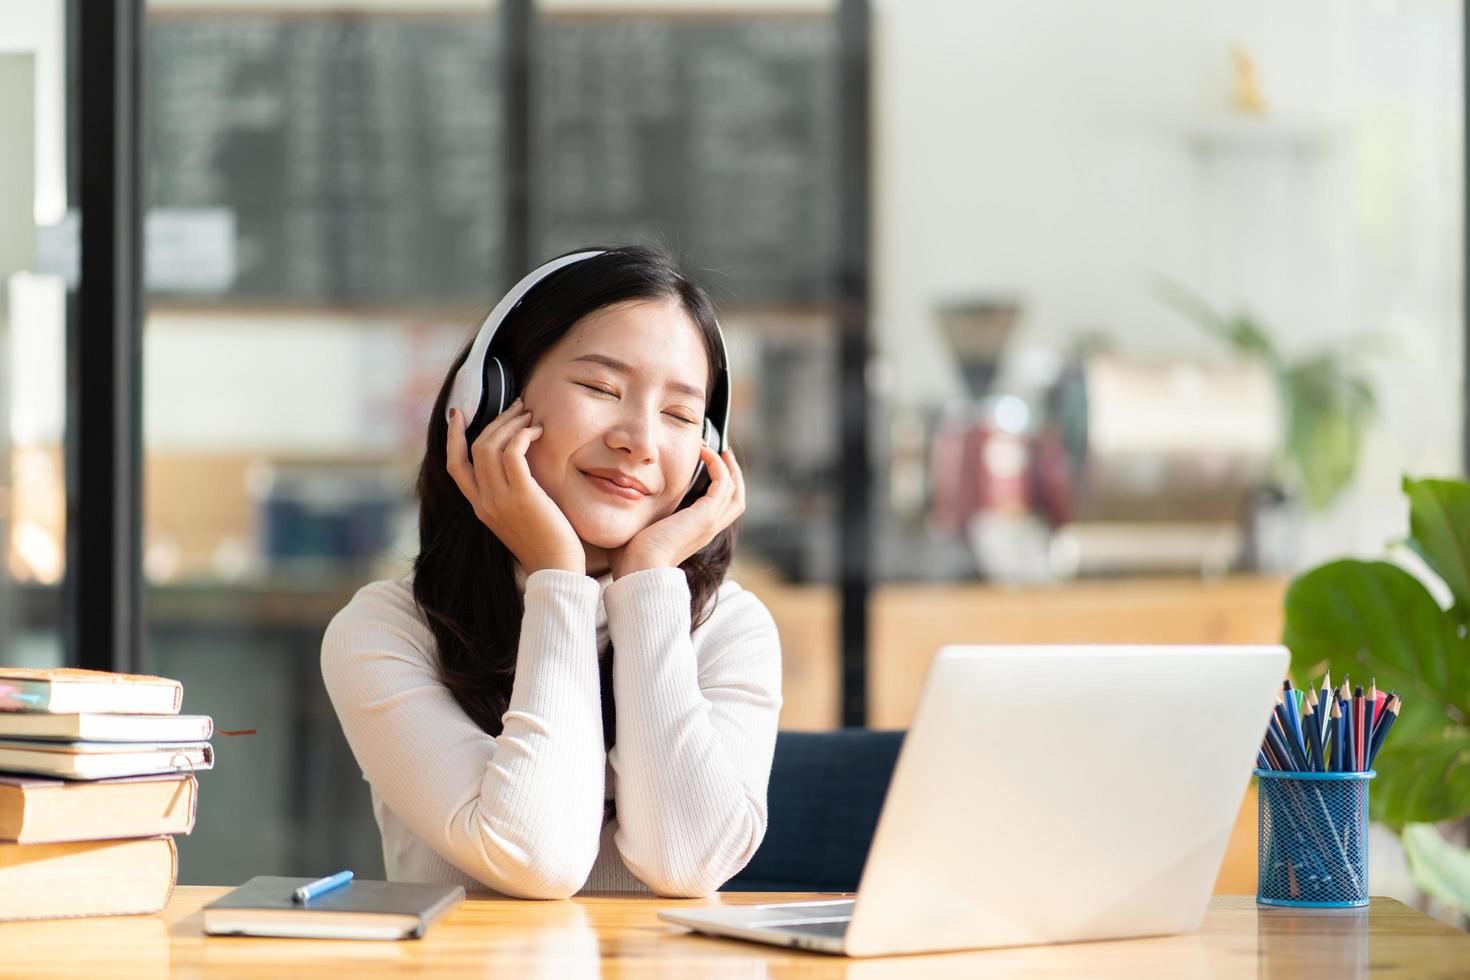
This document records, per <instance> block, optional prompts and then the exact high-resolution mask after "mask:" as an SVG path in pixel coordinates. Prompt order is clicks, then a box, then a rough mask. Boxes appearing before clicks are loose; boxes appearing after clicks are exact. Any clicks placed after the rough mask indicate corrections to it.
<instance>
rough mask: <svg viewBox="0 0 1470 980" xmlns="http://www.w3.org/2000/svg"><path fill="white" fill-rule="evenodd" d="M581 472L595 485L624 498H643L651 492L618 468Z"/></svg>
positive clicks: (605, 491) (604, 491)
mask: <svg viewBox="0 0 1470 980" xmlns="http://www.w3.org/2000/svg"><path fill="white" fill-rule="evenodd" d="M581 472H582V475H583V476H585V477H586V478H587V479H588V480H589V481H591V483H592V485H593V486H594V487H596V488H597V489H599V490H601V491H602V492H603V493H607V494H611V495H612V496H614V497H619V498H621V499H623V500H641V499H643V498H644V497H645V496H647V495H648V492H649V491H648V488H647V487H645V486H644V485H643V484H641V483H639V482H638V481H637V480H635V479H633V478H632V477H631V476H628V475H627V474H625V473H621V472H619V471H617V470H582V471H581Z"/></svg>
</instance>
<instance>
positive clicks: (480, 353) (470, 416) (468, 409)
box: [444, 251, 603, 424]
mask: <svg viewBox="0 0 1470 980" xmlns="http://www.w3.org/2000/svg"><path fill="white" fill-rule="evenodd" d="M602 254H603V253H602V252H601V251H593V252H574V253H573V254H571V255H563V256H561V257H560V258H556V259H552V260H551V261H550V262H547V263H546V264H544V265H542V266H540V267H538V268H535V269H532V270H531V271H530V272H528V273H526V274H525V275H524V276H522V277H521V281H520V282H518V283H516V284H515V285H514V286H512V287H511V290H510V292H508V293H506V294H505V295H504V296H503V297H501V299H500V302H499V303H496V304H495V308H494V309H493V310H491V311H490V315H489V316H487V317H485V322H484V323H482V324H480V332H479V333H477V334H475V342H474V343H473V344H471V345H470V352H469V355H468V356H467V357H465V359H464V363H463V364H461V365H460V366H459V370H458V371H456V372H455V374H454V384H453V386H452V387H451V388H450V389H449V399H448V402H447V403H446V404H445V406H444V411H445V413H446V417H447V413H448V411H449V409H451V408H457V409H459V413H460V414H461V415H463V416H464V417H465V421H466V424H469V423H471V422H473V420H474V419H475V417H476V416H477V415H479V413H480V407H481V406H480V402H481V401H482V400H483V399H484V395H485V392H484V387H485V384H484V374H485V354H486V352H488V351H489V350H490V341H491V340H492V339H493V338H494V337H495V332H496V331H497V330H499V329H500V325H501V324H502V323H504V322H505V318H506V317H507V316H509V315H510V311H511V310H513V309H515V308H516V306H517V305H518V304H519V303H520V301H521V300H522V299H524V298H525V296H526V294H527V293H529V292H530V291H531V290H532V289H533V288H534V287H535V285H536V284H537V283H538V282H540V281H541V280H542V279H545V278H546V277H547V276H549V275H551V274H552V273H553V272H556V271H557V270H559V269H563V268H565V267H567V266H569V265H571V264H573V263H574V262H580V261H582V260H583V259H590V258H592V257H593V256H595V255H602Z"/></svg>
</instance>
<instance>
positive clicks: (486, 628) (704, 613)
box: [413, 245, 735, 746]
mask: <svg viewBox="0 0 1470 980" xmlns="http://www.w3.org/2000/svg"><path fill="white" fill-rule="evenodd" d="M596 247H597V246H591V247H589V248H579V249H573V251H577V252H581V251H590V250H592V248H596ZM565 254H571V253H570V252H568V253H565ZM640 299H643V300H655V299H673V300H676V301H677V302H678V303H679V304H680V305H681V306H682V307H683V308H684V310H685V312H687V313H688V314H689V317H690V319H692V320H693V321H694V323H695V325H696V326H697V327H698V329H699V332H700V335H701V337H702V338H703V339H704V345H705V350H706V352H707V354H708V359H709V366H710V375H709V378H708V379H707V383H706V387H705V390H706V391H709V392H713V391H714V382H715V377H716V370H717V369H718V368H721V367H725V365H724V363H723V355H724V351H723V346H722V345H721V344H720V343H719V333H718V331H719V327H718V325H717V323H716V321H715V311H714V305H713V303H711V302H710V299H709V296H708V294H706V293H705V291H704V289H702V288H701V287H700V286H699V285H697V284H696V283H694V282H693V281H691V280H690V279H688V278H686V277H685V276H684V275H683V273H681V272H680V271H679V268H678V266H677V265H676V264H675V262H674V260H673V259H672V258H671V257H670V256H668V255H667V254H665V253H664V252H662V251H660V250H658V249H656V248H653V247H650V246H646V245H621V246H614V247H610V248H607V249H606V250H605V251H604V253H603V254H602V255H598V256H594V257H592V258H588V259H583V260H581V261H579V262H574V263H572V264H571V265H569V266H565V267H563V268H561V269H558V270H557V271H556V272H553V273H552V274H551V275H549V276H547V277H546V278H545V279H543V280H541V281H540V282H539V283H537V284H536V286H535V287H534V288H533V289H532V290H531V291H530V292H529V293H527V294H526V296H525V298H524V299H522V300H521V303H520V305H519V306H517V307H516V308H515V309H514V310H512V311H511V313H510V315H509V316H507V317H506V319H505V322H504V323H502V324H501V326H500V328H499V329H498V330H497V331H496V333H495V339H494V340H493V341H492V343H491V345H490V352H491V353H493V354H494V355H496V356H497V357H500V358H501V359H502V361H503V362H504V363H505V364H506V365H507V366H508V367H509V368H510V370H511V373H512V375H513V376H514V377H515V378H516V379H517V381H518V383H520V384H521V385H522V386H524V384H525V382H526V380H527V379H529V378H530V376H531V372H532V370H533V369H534V368H535V367H536V363H537V362H538V361H539V360H540V359H541V357H542V355H544V354H545V353H546V352H547V350H549V349H550V348H551V347H552V346H553V345H555V344H556V342H557V341H558V340H560V339H561V338H562V337H563V336H565V335H566V333H567V332H568V331H569V330H571V328H572V326H573V325H574V324H576V323H577V321H579V320H581V319H582V318H583V317H584V316H586V315H588V314H589V313H592V312H594V311H595V310H599V309H601V308H603V307H605V306H608V305H611V304H613V303H620V302H624V301H627V300H640ZM473 340H474V338H473V337H471V338H470V342H468V343H466V344H465V347H464V349H463V350H462V351H460V353H459V356H458V357H456V358H455V361H454V364H453V366H451V367H450V369H449V372H448V374H447V375H446V376H445V379H444V384H443V385H442V386H441V387H440V389H439V397H438V398H437V399H435V401H434V409H433V411H432V412H430V414H429V426H428V435H427V440H426V444H425V447H424V459H423V462H422V464H420V466H419V474H418V499H419V553H418V557H417V558H416V559H414V577H413V596H414V600H415V602H416V603H417V604H418V607H419V610H420V611H421V613H422V614H423V616H424V619H425V620H426V622H427V623H428V625H429V629H430V630H431V631H432V632H433V634H434V640H435V642H436V643H437V645H438V654H439V670H440V674H441V677H442V679H443V681H444V684H445V685H446V686H447V687H448V688H449V691H450V693H451V694H453V696H454V699H455V701H457V702H458V703H459V706H460V707H461V708H463V709H464V711H465V713H466V714H468V715H469V716H470V717H471V718H472V719H474V721H475V723H476V724H478V725H479V726H480V727H481V728H482V729H484V730H485V731H486V732H488V733H490V734H491V735H499V734H500V731H501V727H502V722H501V716H502V715H504V714H505V711H506V708H507V707H508V706H509V704H510V690H511V684H512V682H513V681H514V679H515V670H516V650H517V645H518V643H519V640H520V632H521V616H522V614H523V613H524V611H525V606H524V603H523V600H522V597H521V594H520V590H519V589H518V588H517V586H516V581H515V558H514V556H513V555H512V554H511V552H510V550H509V549H508V548H506V546H505V545H504V544H503V543H502V542H501V540H500V539H499V538H498V537H496V536H495V534H494V533H493V532H492V531H491V530H490V529H489V528H487V527H486V526H485V525H484V524H483V523H481V521H480V519H479V518H478V517H476V516H475V512H474V509H473V508H472V507H471V505H470V502H469V501H468V500H466V499H465V497H464V495H463V494H462V493H461V492H460V490H459V487H458V486H457V485H456V484H455V482H454V480H453V478H451V477H450V475H449V471H448V469H447V456H446V452H445V440H446V438H447V435H448V423H447V422H446V421H445V419H444V411H445V403H446V402H447V401H448V398H449V390H450V388H451V386H452V383H453V380H454V373H455V372H456V371H457V370H458V369H459V366H460V365H461V364H463V363H464V360H465V358H466V357H467V356H468V355H469V349H470V343H472V342H473ZM469 435H470V438H473V434H472V433H471V434H469ZM734 550H735V526H734V525H731V526H730V527H728V528H726V529H725V530H723V531H721V532H720V533H719V534H718V535H716V536H715V538H714V540H712V541H711V542H710V543H709V544H708V545H706V546H705V547H704V548H703V549H701V550H700V551H698V552H696V553H695V554H693V555H691V556H690V557H689V558H688V559H686V560H685V561H684V562H683V563H682V564H681V565H680V566H679V567H680V568H681V569H682V570H683V572H684V576H685V578H686V579H687V580H688V582H689V599H690V621H691V623H693V624H694V625H695V626H698V625H699V624H700V623H702V622H703V621H704V619H706V618H708V615H709V612H711V611H712V609H713V606H712V601H711V600H713V598H714V597H715V594H716V593H717V592H718V590H719V587H720V583H721V582H723V581H724V578H725V572H726V570H727V569H728V568H729V566H730V559H731V557H732V555H733V553H734ZM603 654H604V655H603V656H601V657H600V658H599V659H600V661H601V664H602V692H603V697H602V701H603V736H604V740H605V742H606V744H607V745H609V746H611V745H612V743H613V737H614V736H613V733H614V730H615V714H614V710H615V709H614V706H613V703H612V685H611V669H612V656H611V651H610V650H605V651H603Z"/></svg>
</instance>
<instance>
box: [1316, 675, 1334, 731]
mask: <svg viewBox="0 0 1470 980" xmlns="http://www.w3.org/2000/svg"><path fill="white" fill-rule="evenodd" d="M1317 703H1318V704H1320V705H1321V706H1322V707H1321V711H1322V717H1321V719H1320V720H1321V722H1322V744H1323V745H1326V744H1327V737H1328V736H1329V735H1330V734H1331V732H1332V729H1331V728H1330V727H1328V726H1330V725H1331V724H1332V671H1330V670H1329V671H1328V672H1327V673H1325V674H1323V675H1322V696H1321V697H1320V698H1318V699H1317Z"/></svg>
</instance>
